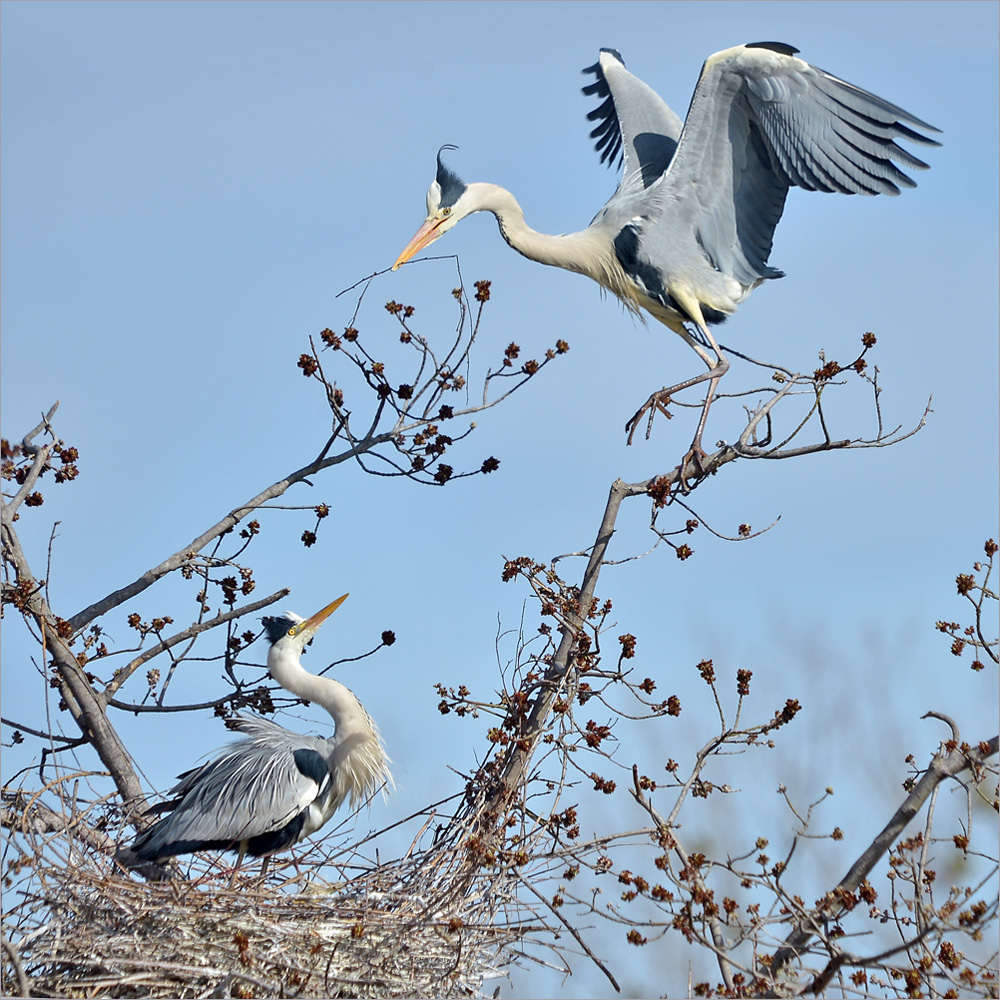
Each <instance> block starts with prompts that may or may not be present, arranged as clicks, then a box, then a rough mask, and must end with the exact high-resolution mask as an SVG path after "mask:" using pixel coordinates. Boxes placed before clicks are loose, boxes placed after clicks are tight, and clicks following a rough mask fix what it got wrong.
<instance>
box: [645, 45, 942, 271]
mask: <svg viewBox="0 0 1000 1000" xmlns="http://www.w3.org/2000/svg"><path fill="white" fill-rule="evenodd" d="M797 51H798V50H797V49H793V48H792V47H791V46H788V45H782V44H780V43H776V42H759V43H755V44H751V45H740V46H737V47H735V48H732V49H726V50H725V51H723V52H718V53H716V54H715V55H713V56H711V57H710V58H709V59H708V60H707V61H706V63H705V65H704V67H703V68H702V71H701V76H700V78H699V80H698V86H697V87H696V89H695V92H694V96H693V97H692V99H691V107H690V109H689V111H688V116H687V120H686V121H685V123H684V131H683V132H682V134H681V137H680V142H679V144H678V147H677V151H676V153H675V155H674V157H673V159H672V161H671V163H670V168H669V170H668V171H667V173H666V175H665V176H664V178H663V181H662V190H658V191H657V198H658V200H660V199H662V201H661V203H662V204H668V203H669V204H671V205H672V208H671V212H670V215H671V216H672V217H673V218H674V219H675V220H676V221H677V223H678V224H681V225H685V226H687V227H690V228H691V229H693V231H694V232H695V234H696V237H697V239H698V242H699V243H700V245H701V246H702V248H703V249H704V251H705V253H706V254H707V256H708V258H709V260H710V261H711V263H712V264H713V266H714V267H715V268H716V269H717V270H719V271H721V272H722V273H723V274H726V275H729V276H731V277H733V278H736V279H737V280H738V281H740V282H741V283H742V284H744V285H746V286H752V285H753V284H754V283H756V282H757V281H759V280H760V279H762V278H765V277H773V276H776V275H777V274H778V273H780V272H776V271H774V270H773V269H770V268H768V267H767V259H768V255H769V254H770V252H771V241H772V237H773V234H774V228H775V226H776V225H777V223H778V220H779V219H780V218H781V213H782V210H783V208H784V204H785V195H786V194H787V192H788V188H789V187H792V186H795V187H802V188H805V189H806V190H808V191H839V192H841V193H843V194H872V195H874V194H890V195H896V194H899V189H900V188H901V187H915V183H914V181H913V180H912V179H911V178H910V177H908V176H907V175H906V174H905V173H904V172H903V170H901V169H900V166H902V167H906V168H909V169H915V170H923V169H926V167H927V164H926V163H924V162H922V161H921V160H919V159H917V157H915V156H913V154H911V153H910V152H908V151H907V150H906V149H904V148H903V147H901V146H900V145H898V144H897V143H896V141H895V140H896V139H902V140H905V141H907V142H911V143H916V144H919V145H924V146H937V145H940V144H939V143H937V142H935V141H934V140H933V139H931V138H929V137H928V136H926V135H922V134H921V133H920V132H917V131H915V130H914V129H913V128H910V127H908V126H909V125H913V126H915V127H916V128H921V129H926V130H929V131H932V132H937V131H938V130H937V129H935V128H934V127H933V126H932V125H928V124H927V123H926V122H924V121H921V120H920V119H919V118H916V117H914V116H913V115H911V114H909V112H907V111H904V110H903V109H902V108H900V107H897V106H896V105H895V104H890V103H889V102H888V101H885V100H883V99H882V98H880V97H876V96H875V95H874V94H871V93H869V92H868V91H866V90H862V89H861V88H860V87H856V86H854V85H853V84H850V83H847V82H845V81H844V80H840V79H838V78H837V77H835V76H832V75H831V74H829V73H826V72H825V71H824V70H821V69H819V68H817V67H815V66H810V65H809V64H808V63H806V62H803V61H802V60H801V59H797V58H796V57H795V53H796V52H797ZM897 164H899V165H900V166H897Z"/></svg>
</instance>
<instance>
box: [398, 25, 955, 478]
mask: <svg viewBox="0 0 1000 1000" xmlns="http://www.w3.org/2000/svg"><path fill="white" fill-rule="evenodd" d="M797 52H798V49H795V48H792V46H790V45H784V44H781V43H779V42H756V43H752V44H748V45H738V46H736V47H734V48H731V49H726V50H725V51H723V52H717V53H716V54H715V55H713V56H710V57H709V59H708V60H707V61H706V62H705V65H704V66H703V67H702V71H701V76H700V77H699V79H698V84H697V86H696V87H695V92H694V96H693V97H692V98H691V106H690V108H689V109H688V115H687V119H686V121H684V122H681V120H680V118H678V117H677V115H676V114H674V112H673V111H671V109H670V108H669V107H667V105H666V104H665V103H664V102H663V100H662V99H661V98H660V97H659V96H658V95H657V94H656V93H655V91H653V90H652V89H651V88H650V87H648V86H646V84H644V83H643V82H642V81H641V80H639V79H637V78H636V77H634V76H633V75H632V74H631V73H629V72H628V71H627V70H626V69H625V64H624V63H623V62H622V58H621V56H620V55H619V54H618V53H617V52H616V51H615V50H614V49H602V50H601V53H600V57H599V59H598V61H597V63H596V64H595V65H594V66H591V67H590V68H589V69H586V70H584V72H585V73H591V74H593V75H594V76H595V77H596V79H595V81H594V82H593V83H591V84H590V85H589V86H587V87H585V88H584V93H585V94H587V95H596V96H597V97H599V98H603V103H602V104H601V105H600V106H599V107H598V108H596V109H595V110H594V111H592V112H591V113H590V114H589V115H588V118H589V119H590V120H591V121H597V122H598V124H597V127H596V128H595V129H594V130H593V132H591V137H592V138H595V139H597V144H596V145H597V149H598V151H600V153H601V160H602V162H603V161H608V162H609V164H614V162H615V160H616V159H619V158H620V160H621V161H622V164H623V171H622V178H621V182H620V183H619V185H618V189H617V191H615V193H614V194H613V195H612V197H611V199H610V201H608V203H607V204H606V205H605V206H604V208H602V209H601V210H600V212H598V213H597V215H596V216H595V217H594V220H593V221H592V222H591V224H590V225H589V226H588V227H587V228H586V229H584V230H583V231H581V232H578V233H568V234H565V235H561V236H549V235H546V234H544V233H538V232H536V231H535V230H533V229H532V228H531V227H530V226H528V225H526V223H525V221H524V212H523V211H522V210H521V207H520V205H518V203H517V201H516V199H515V198H514V196H513V195H512V194H511V193H510V192H509V191H507V190H505V189H504V188H502V187H498V186H497V185H495V184H482V183H475V184H466V183H465V182H464V181H462V180H460V179H459V177H458V176H457V175H456V174H455V173H453V172H452V171H451V170H449V169H448V168H447V167H446V166H445V165H444V163H443V162H442V159H441V151H439V152H438V158H437V175H436V177H435V179H434V181H433V182H432V183H431V186H430V190H429V191H428V192H427V218H426V220H425V221H424V223H423V225H422V226H421V227H420V229H419V230H418V231H417V233H416V234H415V235H414V237H413V239H411V240H410V242H409V243H408V244H407V245H406V248H405V249H404V250H403V252H402V253H401V254H400V255H399V258H398V259H397V260H396V263H395V265H394V266H393V269H395V268H397V267H399V266H400V264H403V263H405V262H406V261H408V260H410V258H412V257H413V256H414V255H415V254H417V253H418V252H419V251H420V250H422V249H424V248H425V247H427V246H429V245H430V244H431V243H433V242H434V241H435V240H436V239H439V238H440V237H441V236H443V235H444V234H445V233H446V232H447V231H448V230H449V229H451V227H452V226H454V225H455V224H456V223H457V222H459V221H460V220H461V219H464V218H465V217H466V216H467V215H471V214H472V213H473V212H484V211H485V212H492V213H493V214H494V215H495V216H496V218H497V222H498V223H499V225H500V233H501V235H502V236H503V238H504V239H505V240H506V241H507V243H508V244H509V245H510V246H511V247H513V248H514V249H515V250H517V251H518V252H519V253H521V254H523V255H524V256H525V257H528V258H530V259H531V260H535V261H538V262H539V263H541V264H551V265H554V266H556V267H562V268H566V269H567V270H570V271H577V272H579V273H580V274H585V275H587V276H588V277H590V278H593V279H594V280H595V281H596V282H598V283H599V284H600V285H601V286H602V287H604V288H606V289H608V290H609V291H610V292H612V293H613V294H614V295H616V296H617V297H618V298H619V299H620V300H621V301H622V302H623V303H624V304H625V306H626V307H627V308H628V309H629V310H631V311H632V312H633V313H635V314H636V315H641V312H640V310H645V311H646V312H648V313H649V314H650V315H652V316H654V317H655V318H656V319H658V320H659V321H660V322H661V323H664V324H665V325H666V326H668V327H669V328H670V329H671V330H673V331H674V332H675V333H677V334H678V335H679V336H680V337H682V338H683V340H684V341H685V343H687V344H688V345H689V346H690V347H691V348H692V349H693V350H694V351H696V352H697V354H698V356H699V357H700V358H701V359H702V361H703V362H704V363H705V365H706V367H707V369H708V370H707V371H705V372H702V373H701V374H699V375H697V376H695V377H694V378H690V379H687V380H685V381H683V382H679V383H678V384H677V385H673V386H670V387H669V388H664V389H661V390H659V391H658V392H655V393H653V394H652V395H651V396H650V397H649V400H648V401H647V402H646V403H645V404H644V405H643V406H642V407H641V408H640V410H639V411H638V412H637V413H636V414H635V416H633V417H632V419H631V420H629V422H628V424H627V425H626V429H627V430H628V431H629V438H628V440H629V442H630V443H631V441H632V437H633V435H634V433H635V429H636V427H637V426H638V424H639V421H640V420H641V419H642V416H643V415H644V414H645V413H647V412H648V413H649V419H650V423H651V422H652V418H653V416H654V415H655V413H656V410H657V409H658V408H662V407H663V406H664V405H665V404H666V403H667V402H668V401H669V398H670V396H671V395H672V394H674V393H677V392H679V391H680V390H682V389H686V388H688V387H690V386H693V385H697V384H698V383H700V382H705V381H708V382H709V386H708V391H707V394H706V397H705V401H704V403H703V405H702V413H701V417H700V420H699V422H698V428H697V431H696V433H695V437H694V441H693V442H692V447H691V450H690V452H689V453H688V456H691V457H693V458H694V459H695V461H696V462H698V460H699V456H701V455H703V454H704V452H703V451H702V449H701V437H702V433H703V431H704V429H705V421H706V419H707V416H708V410H709V407H710V405H711V402H712V397H713V396H714V394H715V390H716V387H717V385H718V382H719V379H720V378H721V377H722V376H723V375H724V374H725V373H726V371H727V370H728V368H729V362H728V360H727V359H726V357H725V355H724V354H723V353H722V351H721V350H720V348H719V345H718V344H717V343H716V340H715V337H714V336H713V334H712V331H711V329H710V328H711V326H712V325H713V324H718V323H721V322H722V321H723V320H724V319H726V318H727V317H728V316H731V315H732V314H733V313H734V312H735V311H736V309H737V307H738V306H739V305H740V303H741V302H742V301H743V300H744V299H745V298H746V297H747V295H749V294H750V292H751V291H753V289H755V288H756V287H757V286H758V285H759V284H761V283H762V282H764V281H768V280H770V279H772V278H780V277H782V275H783V272H781V271H779V270H777V269H776V268H773V267H771V266H770V265H769V264H768V257H769V256H770V253H771V242H772V238H773V235H774V229H775V226H776V225H777V224H778V220H779V219H780V218H781V213H782V211H783V210H784V207H785V197H786V195H787V194H788V189H789V188H790V187H801V188H804V189H805V190H807V191H826V192H840V193H841V194H869V195H876V194H889V195H897V194H899V192H900V188H904V187H915V186H916V185H915V183H914V181H913V180H912V179H911V178H910V177H908V176H907V175H906V174H905V173H904V172H903V170H902V169H901V167H905V168H907V169H913V170H923V169H926V167H927V164H926V163H924V162H923V161H921V160H919V159H917V157H915V156H914V155H913V154H912V153H910V152H909V151H908V150H906V149H904V148H903V147H902V146H900V145H899V144H898V143H897V141H896V140H897V139H898V140H903V141H905V142H909V143H914V144H917V145H921V146H937V145H940V144H939V143H938V142H936V141H935V140H933V139H931V138H930V137H928V136H926V135H924V134H922V133H921V132H919V131H916V130H917V129H924V130H926V131H930V132H937V131H938V129H936V128H934V127H933V126H932V125H928V124H927V122H924V121H921V120H920V119H919V118H916V117H914V116H913V115H911V114H910V113H909V112H907V111H904V110H903V109H902V108H900V107H897V106H896V105H895V104H891V103H889V102H888V101H886V100H883V99H882V98H881V97H876V96H875V95H874V94H871V93H869V92H868V91H866V90H862V89H861V88H860V87H856V86H854V84H851V83H847V82H846V81H844V80H841V79H839V78H837V77H835V76H833V75H831V74H830V73H827V72H825V71H824V70H822V69H819V68H818V67H816V66H811V65H810V64H809V63H807V62H804V61H803V60H801V59H799V58H797V57H796V53H797ZM911 126H912V127H911ZM454 148H455V147H452V146H444V147H442V151H443V150H444V149H454ZM897 164H898V166H897ZM646 434H647V437H648V435H649V430H648V428H647V431H646ZM685 460H686V459H685Z"/></svg>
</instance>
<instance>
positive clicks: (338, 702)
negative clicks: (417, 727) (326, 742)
mask: <svg viewBox="0 0 1000 1000" xmlns="http://www.w3.org/2000/svg"><path fill="white" fill-rule="evenodd" d="M296 660H297V658H295V659H293V658H292V657H290V656H283V655H281V653H280V652H279V653H277V654H276V653H275V651H274V647H272V649H271V652H270V653H269V654H268V657H267V669H268V671H269V672H270V674H271V676H272V677H273V678H274V679H275V680H276V681H277V682H278V683H279V684H280V685H281V686H282V687H283V688H284V689H285V690H286V691H288V692H289V693H291V694H293V695H295V697H296V698H302V699H303V700H304V701H310V702H314V703H315V704H317V705H320V706H322V707H323V708H325V709H326V711H327V712H329V714H330V715H331V716H332V717H333V721H334V724H335V726H336V733H337V735H338V736H344V735H346V734H347V732H346V731H347V729H349V728H351V726H353V725H354V724H355V723H356V722H358V721H360V720H363V719H365V718H366V716H365V712H364V710H363V709H362V708H361V703H360V702H359V701H358V699H357V698H356V697H355V695H354V693H353V692H352V691H351V689H350V688H348V687H345V686H344V685H343V684H341V683H340V681H335V680H334V679H333V678H332V677H317V676H316V675H315V674H311V673H309V671H308V670H306V669H305V667H303V666H302V664H300V663H298V662H296Z"/></svg>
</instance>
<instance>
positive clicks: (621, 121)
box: [583, 49, 683, 194]
mask: <svg viewBox="0 0 1000 1000" xmlns="http://www.w3.org/2000/svg"><path fill="white" fill-rule="evenodd" d="M583 72H584V73H593V74H594V76H596V77H597V79H596V80H595V81H594V82H593V83H591V84H588V85H587V86H586V87H584V88H583V92H584V93H585V94H586V95H587V96H590V95H592V94H596V95H597V96H598V97H602V98H604V101H603V103H602V104H601V105H600V106H599V107H597V108H595V109H594V110H593V111H591V112H590V114H588V115H587V118H588V120H589V121H597V122H598V125H597V127H596V128H595V129H594V130H593V131H592V132H591V133H590V137H591V138H592V139H596V140H597V143H596V148H597V151H598V152H599V153H600V154H601V162H602V163H604V162H607V163H608V165H609V166H614V165H615V160H616V158H621V159H623V160H624V170H623V172H622V180H621V184H620V185H619V187H618V193H619V194H628V193H630V192H632V191H641V190H643V189H644V188H647V187H649V185H650V184H652V183H653V182H654V181H656V180H657V179H658V178H659V176H660V175H661V174H662V173H663V172H664V171H665V170H666V169H667V167H668V166H669V165H670V159H671V157H672V156H673V155H674V150H675V149H676V148H677V141H678V139H679V138H680V134H681V128H682V125H683V123H682V122H681V120H680V118H678V117H677V115H675V114H674V112H673V111H671V110H670V108H669V107H667V105H666V104H665V103H664V102H663V100H662V98H661V97H660V96H659V94H657V93H656V91H655V90H653V89H652V88H650V87H647V86H646V84H644V83H643V82H642V80H639V79H637V78H636V77H634V76H633V75H632V74H631V73H630V72H629V71H628V70H627V69H625V64H624V62H622V57H621V56H620V55H619V54H618V53H617V52H616V51H615V50H614V49H601V54H600V57H599V58H598V61H597V62H596V63H595V64H594V65H593V66H588V67H587V69H585V70H584V71H583Z"/></svg>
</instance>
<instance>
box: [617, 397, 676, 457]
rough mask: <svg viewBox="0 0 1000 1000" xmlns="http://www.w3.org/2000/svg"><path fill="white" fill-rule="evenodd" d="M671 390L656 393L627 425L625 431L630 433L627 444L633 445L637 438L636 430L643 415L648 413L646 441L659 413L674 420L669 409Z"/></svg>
mask: <svg viewBox="0 0 1000 1000" xmlns="http://www.w3.org/2000/svg"><path fill="white" fill-rule="evenodd" d="M670 393H671V390H670V389H661V390H660V391H659V392H654V393H653V395H652V396H650V397H649V399H647V400H646V402H645V403H643V404H642V406H640V407H639V409H638V410H636V412H635V414H634V415H633V416H632V418H631V419H630V420H629V421H628V422H627V423H626V424H625V430H627V431H628V440H627V441H626V444H627V445H629V444H631V443H632V438H633V437H635V432H636V429H637V428H638V426H639V421H640V420H642V417H643V414H644V413H646V412H647V411H648V413H649V421H648V422H647V423H646V440H647V441H648V440H649V435H650V433H651V432H652V430H653V418H654V417H655V416H656V414H657V413H662V414H663V415H664V416H665V417H666V418H667V420H672V419H673V414H672V413H671V412H670V411H669V410H668V409H667V406H668V405H669V403H670Z"/></svg>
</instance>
